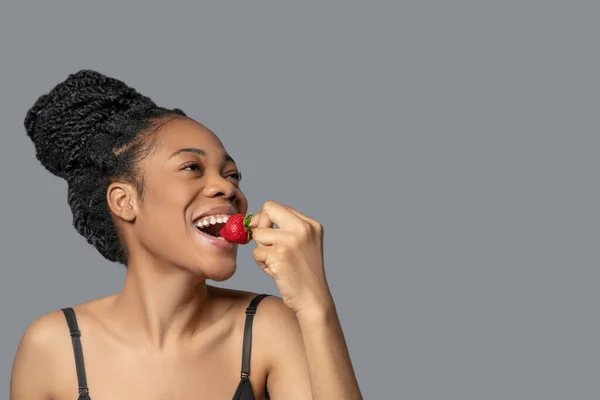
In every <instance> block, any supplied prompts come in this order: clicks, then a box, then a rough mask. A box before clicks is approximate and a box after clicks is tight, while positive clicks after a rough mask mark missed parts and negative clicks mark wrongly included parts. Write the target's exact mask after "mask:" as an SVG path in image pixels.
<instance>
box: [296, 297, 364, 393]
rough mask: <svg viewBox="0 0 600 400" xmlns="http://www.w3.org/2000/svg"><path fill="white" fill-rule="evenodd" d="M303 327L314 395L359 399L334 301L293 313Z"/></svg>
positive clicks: (358, 391)
mask: <svg viewBox="0 0 600 400" xmlns="http://www.w3.org/2000/svg"><path fill="white" fill-rule="evenodd" d="M296 317H297V318H298V323H299V325H300V329H301V331H302V338H303V342H304V348H305V350H306V358H307V360H308V370H309V373H310V385H311V388H312V392H313V399H315V400H316V399H319V400H321V399H332V400H333V399H344V400H362V395H361V393H360V389H359V387H358V382H357V380H356V376H355V374H354V369H353V368H352V363H351V361H350V354H349V353H348V347H347V346H346V340H345V338H344V333H343V331H342V326H341V323H340V319H339V317H338V314H337V310H336V309H335V305H334V303H333V301H332V302H331V304H330V305H329V306H328V307H326V308H323V309H320V310H312V311H311V312H310V313H308V312H307V314H305V315H296Z"/></svg>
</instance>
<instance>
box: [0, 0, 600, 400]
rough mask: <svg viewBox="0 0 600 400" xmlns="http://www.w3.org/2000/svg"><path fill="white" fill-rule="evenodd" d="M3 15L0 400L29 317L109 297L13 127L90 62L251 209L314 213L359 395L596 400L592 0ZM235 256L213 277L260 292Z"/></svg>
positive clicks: (115, 286) (62, 198)
mask: <svg viewBox="0 0 600 400" xmlns="http://www.w3.org/2000/svg"><path fill="white" fill-rule="evenodd" d="M0 10H1V11H0V44H1V52H0V68H1V69H0V123H1V126H2V134H1V135H0V141H1V142H0V179H1V193H2V195H1V199H2V203H1V207H0V217H1V221H2V223H1V225H0V235H1V239H2V240H1V241H0V254H1V257H2V258H1V262H2V268H1V269H0V300H1V301H0V310H1V313H2V314H1V315H2V327H1V330H0V332H1V339H2V340H1V341H0V375H1V376H2V379H1V380H0V392H3V393H8V390H9V378H10V373H11V367H12V362H13V357H14V354H15V351H16V348H17V345H18V343H19V340H20V338H21V335H22V333H23V331H24V330H25V328H26V327H27V326H28V325H29V323H30V322H31V321H32V320H34V319H35V318H37V317H38V316H40V315H42V314H44V313H46V312H49V311H53V310H57V309H59V308H61V307H65V306H70V305H75V304H79V303H81V302H85V301H88V300H92V299H95V298H98V297H102V296H106V295H109V294H112V293H115V292H117V291H119V290H120V289H121V285H122V281H123V277H124V268H123V267H121V266H120V265H118V264H112V263H109V262H107V261H105V260H104V259H103V258H102V257H101V256H100V255H99V254H98V253H97V252H96V250H95V249H94V248H92V247H91V246H89V245H88V244H87V243H86V242H85V240H84V239H83V238H82V237H80V236H79V235H78V234H77V233H76V231H75V229H74V228H73V227H72V226H71V213H70V209H69V207H68V205H67V202H66V194H67V193H66V184H65V182H63V181H62V180H60V179H58V178H55V177H54V176H52V175H51V174H50V173H49V172H47V171H46V170H44V169H43V167H42V166H41V165H40V164H39V162H38V161H37V160H36V159H35V155H34V148H33V144H32V143H31V142H30V141H29V139H28V138H27V136H26V134H25V130H24V127H23V119H24V117H25V113H26V111H27V110H28V108H29V107H30V106H31V105H32V104H33V102H34V101H35V100H36V99H37V98H38V96H40V95H42V94H44V93H46V92H47V91H49V90H50V89H51V88H52V87H53V86H54V85H55V84H57V83H59V82H60V81H62V80H64V79H65V78H66V77H67V76H68V74H70V73H74V72H76V71H78V70H79V69H82V68H91V69H96V70H98V71H100V72H102V73H104V74H107V75H110V76H113V77H115V78H118V79H122V80H124V81H125V82H126V83H128V84H129V85H131V86H132V87H134V88H136V89H138V90H139V91H140V92H142V93H143V94H145V95H148V96H150V97H151V98H152V99H153V100H155V101H156V102H157V103H159V104H160V105H163V106H166V107H179V108H182V109H183V110H185V111H186V112H187V113H188V114H189V115H190V116H191V117H193V118H195V119H197V120H198V121H200V122H202V123H204V124H205V125H206V126H208V127H209V128H210V129H212V130H213V131H214V132H215V133H216V134H217V135H218V136H219V137H220V138H221V139H222V141H223V143H224V144H225V146H226V148H227V149H228V151H229V152H230V153H231V154H232V156H233V157H234V158H235V159H236V161H237V162H238V164H239V166H240V167H241V169H242V171H243V174H244V180H243V182H242V188H243V189H244V191H245V193H246V194H247V196H248V197H249V200H250V209H251V210H258V209H259V208H260V206H261V205H262V203H263V202H264V201H265V200H268V199H273V200H276V201H279V202H283V203H286V204H289V205H291V206H293V207H295V208H297V209H299V210H300V211H302V212H304V213H305V214H307V215H308V216H311V217H313V218H315V219H317V220H319V221H320V222H322V224H323V225H324V227H325V261H326V271H327V276H328V279H329V282H330V286H331V290H332V292H333V295H334V297H335V300H336V304H337V306H338V310H339V313H340V318H341V320H342V325H343V328H344V332H345V335H346V339H347V342H348V345H349V348H350V353H351V356H352V361H353V363H354V367H355V370H356V373H357V376H358V379H359V383H360V386H361V388H362V391H363V394H364V397H365V398H366V399H374V400H377V399H382V400H383V399H411V400H417V399H419V400H420V399H444V400H447V399H461V400H465V399H474V400H475V399H478V400H480V399H486V400H487V399H489V400H492V399H544V400H550V399H597V398H600V387H599V386H600V384H599V383H598V382H600V381H599V380H598V376H599V374H600V351H599V345H598V340H599V338H600V329H599V328H600V324H599V321H598V304H599V302H598V300H599V297H600V296H599V295H598V290H597V286H598V284H599V282H600V281H599V279H598V278H599V277H600V274H599V272H598V264H599V263H598V261H599V257H598V256H599V254H598V249H599V248H600V246H598V243H599V239H600V237H599V226H600V225H599V222H600V221H599V213H598V205H599V204H600V203H599V200H600V199H599V197H600V196H599V194H600V190H599V185H598V176H597V173H598V171H599V168H598V167H599V165H598V164H599V163H598V150H599V146H598V145H599V144H600V140H599V138H598V134H599V129H598V128H599V118H598V116H599V115H600V113H599V93H600V91H599V89H600V88H599V79H598V74H599V71H600V65H599V64H600V62H599V61H600V56H599V53H598V37H599V34H600V28H599V27H598V25H599V24H598V15H599V14H598V12H599V11H600V7H599V6H598V3H597V2H591V1H588V2H579V1H568V2H567V1H562V2H558V1H525V0H521V1H495V2H489V1H438V2H431V1H421V2H417V1H409V2H380V1H368V2H367V1H363V2H357V1H335V2H333V1H323V2H300V1H296V2H293V3H292V2H250V1H245V2H196V4H194V5H190V4H186V3H178V2H162V3H158V4H153V3H152V2H144V1H131V2H120V1H114V0H113V1H102V2H94V4H91V3H90V2H82V1H78V2H75V1H73V2H58V1H52V2H44V1H38V2H36V3H30V2H26V1H23V2H16V1H14V2H12V3H10V2H7V3H3V4H2V6H1V8H0ZM251 248H253V246H247V247H244V248H243V249H241V251H240V254H239V265H238V271H237V272H236V274H235V276H234V277H233V278H232V279H231V280H229V281H227V282H224V283H222V285H224V286H227V287H232V288H237V289H244V290H252V291H256V292H267V293H272V294H278V292H277V288H276V286H275V284H274V283H273V282H272V280H271V278H270V277H268V276H267V275H265V274H264V273H262V271H261V270H260V269H259V267H257V266H256V264H255V263H254V261H253V259H252V255H251ZM66 334H68V331H66V330H65V335H66ZM86 361H87V362H90V363H91V362H93V360H87V359H86ZM199 373H201V371H199ZM234 373H237V372H236V371H232V374H234ZM92 394H93V392H92Z"/></svg>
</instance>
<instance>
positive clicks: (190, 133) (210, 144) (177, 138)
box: [154, 118, 225, 159]
mask: <svg viewBox="0 0 600 400" xmlns="http://www.w3.org/2000/svg"><path fill="white" fill-rule="evenodd" d="M157 139H158V141H157V143H156V148H155V149H154V153H155V155H156V156H157V157H160V158H168V157H169V156H171V154H173V152H175V151H177V150H179V149H182V148H200V149H203V150H205V151H206V153H207V154H208V156H209V157H211V158H213V157H216V158H219V159H220V158H221V157H222V156H223V154H224V153H225V149H224V147H223V144H222V143H221V141H220V140H219V138H218V137H217V135H215V134H214V133H213V132H212V131H211V130H210V129H208V128H206V127H205V126H204V125H202V124H200V123H199V122H196V121H194V120H192V119H190V118H175V119H173V120H171V121H169V122H168V123H166V124H165V125H163V126H162V127H161V128H160V130H159V132H158V138H157Z"/></svg>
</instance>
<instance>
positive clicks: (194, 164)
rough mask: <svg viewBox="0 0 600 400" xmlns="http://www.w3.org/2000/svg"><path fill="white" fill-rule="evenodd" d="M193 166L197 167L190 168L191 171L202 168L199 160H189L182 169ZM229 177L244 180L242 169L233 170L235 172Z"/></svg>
mask: <svg viewBox="0 0 600 400" xmlns="http://www.w3.org/2000/svg"><path fill="white" fill-rule="evenodd" d="M192 167H193V168H195V169H194V170H190V171H198V170H199V169H200V168H201V166H200V164H198V163H197V162H189V163H187V164H184V165H183V166H182V167H181V170H182V171H183V170H186V169H188V168H192ZM227 177H228V178H233V179H235V180H236V181H238V182H240V181H241V180H242V171H237V172H233V173H231V174H229V175H228V176H227Z"/></svg>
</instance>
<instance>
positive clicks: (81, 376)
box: [62, 294, 270, 400]
mask: <svg viewBox="0 0 600 400" xmlns="http://www.w3.org/2000/svg"><path fill="white" fill-rule="evenodd" d="M267 296H270V295H268V294H259V295H256V296H255V297H254V298H253V299H252V301H251V302H250V305H249V306H248V307H247V308H246V323H245V325H244V343H243V348H242V374H241V377H240V383H239V384H238V386H237V389H236V390H235V394H234V395H233V400H255V398H254V393H253V392H252V385H251V384H250V379H249V375H250V350H251V347H252V322H253V320H254V314H256V308H257V307H258V303H260V302H261V300H262V299H264V298H265V297H267ZM62 311H63V313H64V314H65V318H66V319H67V324H68V325H69V330H70V333H71V340H72V341H73V352H74V354H75V367H76V369H77V382H78V385H79V397H78V398H77V400H91V398H90V393H89V389H88V387H87V379H86V375H85V367H84V364H83V350H82V348H81V339H80V337H81V331H80V330H79V326H78V325H77V318H76V317H75V311H74V310H73V308H71V307H68V308H63V309H62ZM265 397H266V398H267V399H269V398H270V397H269V394H268V392H265Z"/></svg>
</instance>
